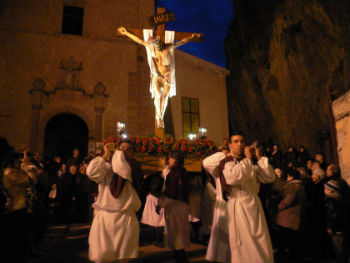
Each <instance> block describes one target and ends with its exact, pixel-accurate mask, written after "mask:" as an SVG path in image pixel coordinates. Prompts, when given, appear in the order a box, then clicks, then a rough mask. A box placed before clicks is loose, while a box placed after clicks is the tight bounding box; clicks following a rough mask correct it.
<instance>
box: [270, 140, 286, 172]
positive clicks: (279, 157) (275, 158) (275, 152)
mask: <svg viewBox="0 0 350 263" xmlns="http://www.w3.org/2000/svg"><path fill="white" fill-rule="evenodd" d="M269 162H270V164H271V165H272V166H273V167H274V168H279V169H283V153H282V152H281V151H280V149H279V146H278V144H274V145H273V146H272V153H271V155H270V158H269Z"/></svg>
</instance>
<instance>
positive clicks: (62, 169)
mask: <svg viewBox="0 0 350 263" xmlns="http://www.w3.org/2000/svg"><path fill="white" fill-rule="evenodd" d="M65 173H67V164H66V163H62V164H61V166H60V169H59V170H58V171H57V176H58V178H61V177H62V175H63V174H65Z"/></svg>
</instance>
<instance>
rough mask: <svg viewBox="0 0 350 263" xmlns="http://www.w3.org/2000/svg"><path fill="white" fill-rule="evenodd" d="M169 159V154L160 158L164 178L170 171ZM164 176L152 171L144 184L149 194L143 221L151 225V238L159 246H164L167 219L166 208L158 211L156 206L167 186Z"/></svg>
mask: <svg viewBox="0 0 350 263" xmlns="http://www.w3.org/2000/svg"><path fill="white" fill-rule="evenodd" d="M168 160H169V155H168V154H164V155H161V156H160V158H159V164H160V166H161V167H162V168H163V171H162V174H164V178H166V176H167V175H168V173H169V172H170V169H169V162H168ZM164 178H163V176H162V175H160V174H159V173H152V174H150V175H148V176H147V178H145V180H144V182H145V183H144V185H145V188H146V189H147V190H148V191H147V192H148V194H147V196H146V203H145V207H144V209H143V213H142V218H141V223H142V224H146V225H149V226H150V227H151V240H152V241H153V244H155V245H158V246H163V244H162V241H163V229H164V226H165V219H164V209H163V208H162V209H160V210H158V211H157V209H156V207H158V198H159V197H160V195H161V193H162V189H163V186H164V187H165V184H164V182H165V180H164ZM164 189H165V188H164Z"/></svg>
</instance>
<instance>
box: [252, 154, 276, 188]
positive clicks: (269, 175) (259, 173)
mask: <svg viewBox="0 0 350 263" xmlns="http://www.w3.org/2000/svg"><path fill="white" fill-rule="evenodd" d="M256 177H257V178H258V181H259V182H261V183H263V184H267V183H272V182H273V181H275V180H276V174H275V171H274V169H273V167H272V166H271V165H270V164H269V159H268V158H267V157H261V159H260V160H259V161H258V169H257V170H256Z"/></svg>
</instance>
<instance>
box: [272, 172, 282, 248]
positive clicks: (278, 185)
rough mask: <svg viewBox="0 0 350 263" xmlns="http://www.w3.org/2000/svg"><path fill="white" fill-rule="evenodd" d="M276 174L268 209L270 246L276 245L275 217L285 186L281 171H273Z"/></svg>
mask: <svg viewBox="0 0 350 263" xmlns="http://www.w3.org/2000/svg"><path fill="white" fill-rule="evenodd" d="M275 174H276V180H275V181H274V182H273V183H272V185H271V197H270V200H271V204H270V207H269V213H270V235H271V240H272V244H273V245H274V246H275V245H276V242H277V240H276V232H277V225H276V216H277V214H278V204H279V203H280V202H281V200H282V198H283V188H284V185H285V184H286V180H285V176H284V174H283V171H282V170H281V169H280V168H276V169H275Z"/></svg>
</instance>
